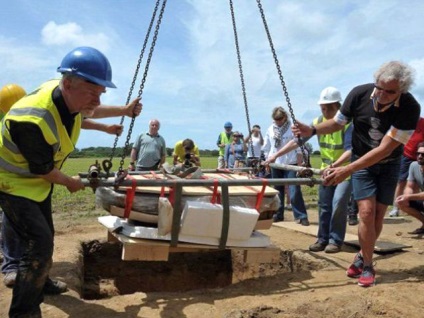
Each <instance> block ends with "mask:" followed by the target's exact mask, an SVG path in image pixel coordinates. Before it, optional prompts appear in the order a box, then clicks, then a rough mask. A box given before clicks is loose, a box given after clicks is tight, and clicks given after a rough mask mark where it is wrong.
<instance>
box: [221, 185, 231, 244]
mask: <svg viewBox="0 0 424 318" xmlns="http://www.w3.org/2000/svg"><path fill="white" fill-rule="evenodd" d="M221 198H222V228H221V238H220V239H219V248H220V249H221V250H223V249H225V246H226V245H227V240H228V230H229V228H230V197H229V194H228V186H227V185H226V184H224V185H222V188H221Z"/></svg>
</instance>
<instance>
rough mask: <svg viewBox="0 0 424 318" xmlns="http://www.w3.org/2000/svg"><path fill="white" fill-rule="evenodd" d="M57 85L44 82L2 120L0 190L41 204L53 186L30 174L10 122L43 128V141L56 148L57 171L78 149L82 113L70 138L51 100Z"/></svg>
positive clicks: (54, 150)
mask: <svg viewBox="0 0 424 318" xmlns="http://www.w3.org/2000/svg"><path fill="white" fill-rule="evenodd" d="M58 82H59V81H58V80H54V81H49V82H47V83H44V84H43V85H42V86H41V87H40V88H39V89H38V90H36V91H35V92H33V93H31V94H29V95H27V96H25V97H24V98H22V99H21V100H19V101H18V102H17V103H16V104H14V105H13V107H12V108H11V109H10V111H9V112H8V113H7V114H6V116H5V117H4V118H3V120H2V122H1V124H0V131H1V135H0V180H1V182H0V191H2V192H5V193H8V194H12V195H16V196H21V197H25V198H28V199H31V200H34V201H37V202H41V201H43V200H45V199H46V198H47V196H48V194H49V192H50V190H51V186H52V185H51V183H50V182H49V181H47V180H44V179H43V178H41V177H39V176H38V175H35V174H32V173H31V172H30V170H29V165H28V161H27V160H26V159H25V158H24V156H23V155H22V153H21V152H20V151H19V149H18V147H17V146H16V144H15V143H14V142H13V140H12V138H11V136H10V133H9V124H10V121H16V122H26V123H34V124H36V125H38V126H39V127H40V129H41V132H42V133H43V136H44V139H45V140H46V142H47V143H48V144H49V145H51V146H52V147H53V156H54V157H53V159H54V166H55V168H57V169H60V168H61V167H62V164H63V163H64V161H65V160H66V158H67V157H68V156H69V154H70V153H71V152H72V151H73V150H74V149H75V144H76V142H77V140H78V137H79V133H80V131H81V121H82V117H81V115H80V114H78V115H77V116H76V117H75V123H74V127H73V129H72V133H71V136H69V135H68V132H67V131H66V128H65V127H64V125H63V124H62V120H61V118H60V114H59V112H58V110H57V108H56V106H55V104H54V103H53V100H52V92H53V90H54V89H55V88H56V87H57V86H58Z"/></svg>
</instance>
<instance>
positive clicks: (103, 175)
mask: <svg viewBox="0 0 424 318" xmlns="http://www.w3.org/2000/svg"><path fill="white" fill-rule="evenodd" d="M252 170H253V168H249V167H245V168H234V169H202V172H203V173H233V172H234V171H241V172H249V171H252ZM153 172H154V173H156V174H158V175H160V176H163V177H165V175H163V174H162V171H160V170H155V171H153ZM128 174H129V175H132V176H134V175H135V176H138V175H146V174H152V171H128ZM78 175H79V176H80V178H88V177H99V178H107V177H114V176H116V172H110V173H109V175H107V174H106V173H104V172H96V174H95V176H94V175H93V173H92V172H79V173H78Z"/></svg>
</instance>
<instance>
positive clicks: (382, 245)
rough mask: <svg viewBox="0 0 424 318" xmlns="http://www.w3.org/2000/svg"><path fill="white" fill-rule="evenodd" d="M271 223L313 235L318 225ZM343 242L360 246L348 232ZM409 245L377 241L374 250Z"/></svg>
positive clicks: (394, 249)
mask: <svg viewBox="0 0 424 318" xmlns="http://www.w3.org/2000/svg"><path fill="white" fill-rule="evenodd" d="M272 225H273V226H275V227H280V228H285V229H289V230H293V231H296V232H301V233H304V234H308V235H312V236H315V237H316V236H317V234H318V226H317V225H314V224H311V225H310V226H302V225H300V224H297V223H296V222H286V221H284V222H277V223H273V224H272ZM344 243H345V244H346V245H349V246H355V247H358V248H359V247H360V246H359V241H358V236H357V235H353V234H350V233H346V235H345V241H344ZM409 247H412V246H410V245H403V244H397V243H392V242H387V241H377V243H376V244H375V249H374V251H375V252H376V253H390V252H396V251H400V250H402V249H404V248H409Z"/></svg>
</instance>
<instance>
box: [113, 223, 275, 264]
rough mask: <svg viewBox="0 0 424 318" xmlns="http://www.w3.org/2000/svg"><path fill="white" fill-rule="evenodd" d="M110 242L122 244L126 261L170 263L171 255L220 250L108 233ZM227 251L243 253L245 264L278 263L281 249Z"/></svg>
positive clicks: (123, 256) (259, 248)
mask: <svg viewBox="0 0 424 318" xmlns="http://www.w3.org/2000/svg"><path fill="white" fill-rule="evenodd" d="M107 240H108V242H120V243H122V260H124V261H168V258H169V254H170V253H188V252H189V253H203V252H210V251H216V250H218V247H217V246H210V245H201V244H189V243H178V246H176V247H172V246H171V245H170V242H165V241H153V240H146V239H135V238H131V237H128V236H125V235H122V234H118V233H113V232H111V231H107ZM226 249H227V250H228V249H229V250H233V251H242V252H243V261H244V262H245V263H249V264H251V263H278V262H279V260H280V249H279V248H277V247H276V246H274V245H270V246H267V247H250V248H249V247H243V248H241V247H234V248H233V247H227V248H226Z"/></svg>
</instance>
